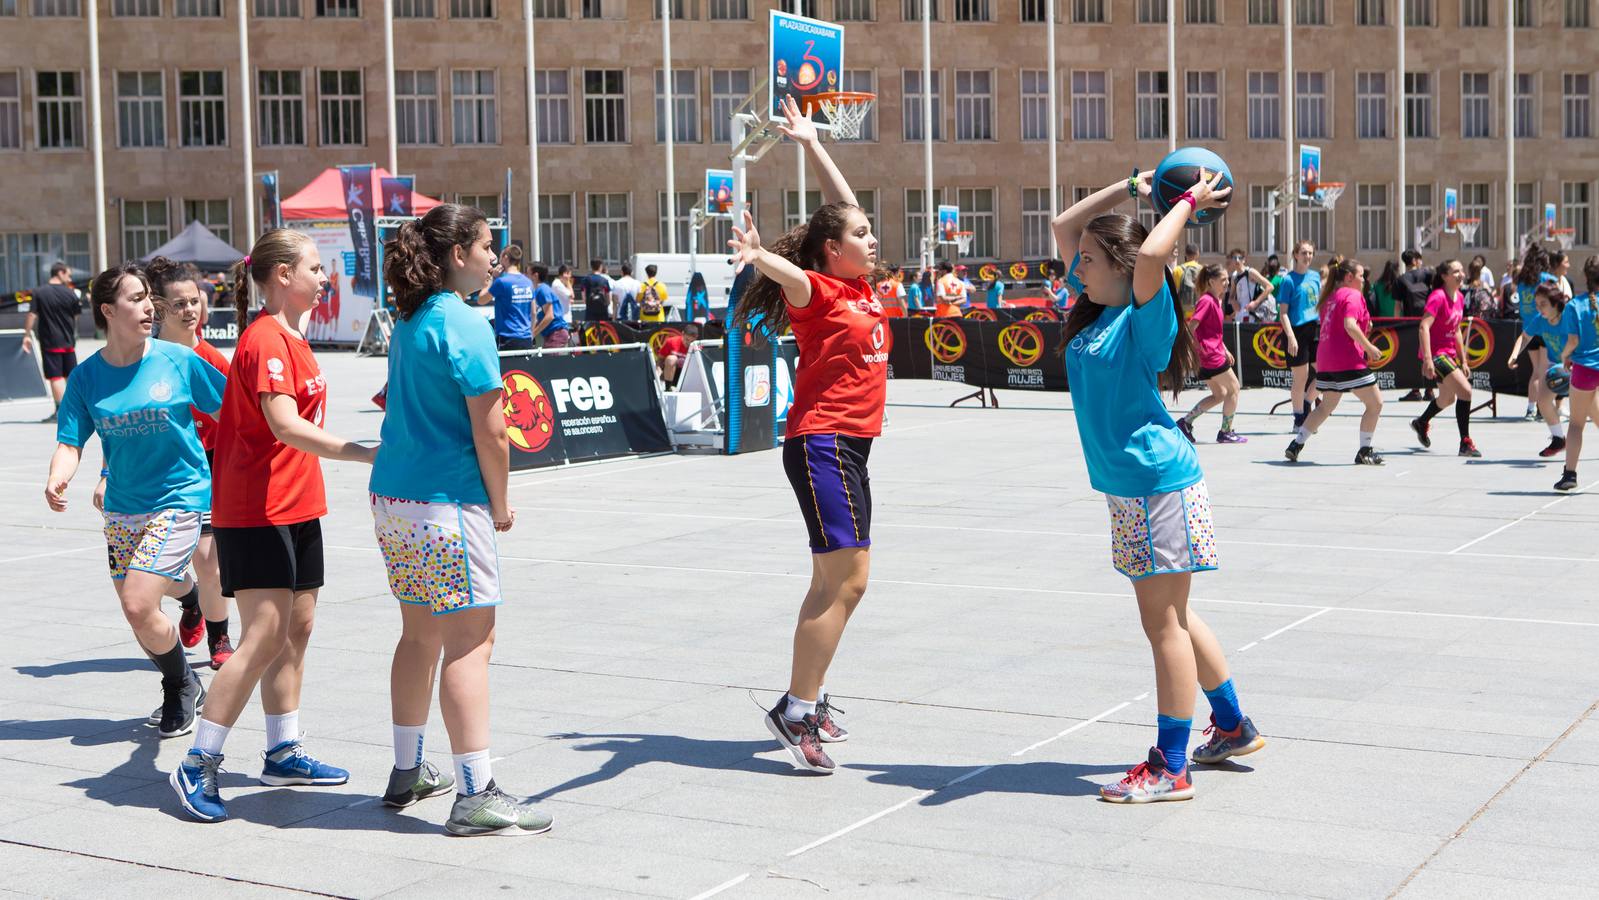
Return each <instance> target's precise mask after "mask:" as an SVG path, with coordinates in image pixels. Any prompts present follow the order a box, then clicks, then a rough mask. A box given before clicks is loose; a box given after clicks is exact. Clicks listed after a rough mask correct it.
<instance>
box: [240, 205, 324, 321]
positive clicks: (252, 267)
mask: <svg viewBox="0 0 1599 900" xmlns="http://www.w3.org/2000/svg"><path fill="white" fill-rule="evenodd" d="M309 246H311V239H310V238H308V237H306V236H305V235H304V234H302V233H300V232H298V231H291V230H289V229H287V228H273V229H271V230H269V231H267V232H266V233H265V234H262V235H261V236H260V237H258V238H256V239H255V246H253V247H251V248H250V252H249V253H248V254H246V255H245V257H244V259H241V260H239V261H238V262H236V263H234V264H233V267H232V268H231V269H229V270H228V284H229V288H230V289H231V290H232V291H233V312H234V315H236V316H238V326H239V331H240V332H243V331H244V329H245V326H247V325H249V324H250V301H251V291H250V285H251V283H255V284H266V283H267V282H268V281H269V280H270V279H271V278H272V273H273V272H274V271H276V269H277V267H278V266H288V267H289V268H290V269H293V268H294V267H295V266H297V265H299V264H300V257H301V256H303V255H304V254H305V248H307V247H309Z"/></svg>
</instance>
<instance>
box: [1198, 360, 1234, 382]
mask: <svg viewBox="0 0 1599 900" xmlns="http://www.w3.org/2000/svg"><path fill="white" fill-rule="evenodd" d="M1232 370H1233V367H1232V366H1229V365H1225V364H1224V365H1220V366H1217V367H1216V368H1214V369H1200V370H1199V380H1200V381H1209V380H1211V379H1212V378H1215V377H1216V376H1217V375H1220V374H1221V373H1223V372H1231V371H1232Z"/></svg>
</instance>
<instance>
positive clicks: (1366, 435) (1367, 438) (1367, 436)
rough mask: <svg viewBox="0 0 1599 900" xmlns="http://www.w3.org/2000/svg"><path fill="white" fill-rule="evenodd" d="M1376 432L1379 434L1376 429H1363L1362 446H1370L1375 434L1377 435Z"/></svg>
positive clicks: (1361, 434) (1361, 435)
mask: <svg viewBox="0 0 1599 900" xmlns="http://www.w3.org/2000/svg"><path fill="white" fill-rule="evenodd" d="M1376 434H1377V432H1375V431H1362V432H1361V433H1360V446H1362V447H1370V446H1371V439H1372V438H1373V437H1374V436H1376Z"/></svg>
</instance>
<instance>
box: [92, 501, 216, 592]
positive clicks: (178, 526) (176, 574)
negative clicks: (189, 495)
mask: <svg viewBox="0 0 1599 900" xmlns="http://www.w3.org/2000/svg"><path fill="white" fill-rule="evenodd" d="M199 543H200V514H199V513H197V512H189V511H187V510H181V509H163V510H158V511H156V512H150V513H110V512H108V513H106V514H105V549H106V561H107V562H108V563H109V564H110V566H111V577H112V578H116V579H122V578H126V577H127V575H128V570H129V569H132V570H134V571H137V572H153V573H155V574H157V575H165V576H166V577H168V578H171V579H174V580H176V579H179V578H182V577H183V573H184V572H185V571H187V570H188V568H189V558H190V557H192V556H194V548H195V547H196V546H198V545H199Z"/></svg>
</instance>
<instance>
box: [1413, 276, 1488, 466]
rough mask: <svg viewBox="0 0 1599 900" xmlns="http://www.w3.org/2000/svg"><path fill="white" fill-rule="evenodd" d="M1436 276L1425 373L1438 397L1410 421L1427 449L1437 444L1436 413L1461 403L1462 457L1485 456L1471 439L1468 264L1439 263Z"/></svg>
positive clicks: (1425, 326) (1425, 324)
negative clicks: (1433, 434) (1463, 291)
mask: <svg viewBox="0 0 1599 900" xmlns="http://www.w3.org/2000/svg"><path fill="white" fill-rule="evenodd" d="M1436 272H1437V274H1435V275H1434V276H1433V281H1432V283H1433V291H1432V293H1431V294H1429V295H1428V296H1427V307H1426V309H1425V310H1424V311H1423V312H1422V314H1421V350H1420V356H1421V373H1422V374H1423V375H1425V376H1427V378H1428V379H1429V380H1431V381H1436V382H1438V399H1437V400H1435V401H1433V402H1432V403H1429V404H1427V410H1426V411H1425V412H1423V413H1422V414H1421V415H1420V416H1418V417H1416V418H1414V419H1411V420H1410V430H1411V431H1414V432H1415V433H1416V440H1418V441H1420V442H1421V445H1422V446H1423V447H1431V446H1432V437H1431V436H1430V435H1429V434H1428V433H1427V432H1428V430H1429V429H1430V427H1431V424H1432V418H1433V416H1436V415H1438V414H1439V413H1441V412H1443V411H1444V409H1446V408H1447V407H1448V406H1449V404H1450V403H1453V404H1454V405H1455V424H1456V426H1457V427H1458V428H1459V429H1460V455H1461V456H1468V457H1473V458H1475V457H1480V456H1482V453H1481V451H1479V450H1478V449H1477V445H1476V444H1474V443H1472V440H1471V369H1469V368H1468V367H1467V366H1466V352H1465V347H1466V316H1465V311H1466V304H1465V297H1464V295H1463V294H1461V292H1460V289H1461V286H1462V285H1464V284H1465V281H1466V268H1465V266H1462V265H1461V264H1460V260H1458V259H1451V260H1448V261H1446V262H1445V263H1444V264H1443V265H1441V266H1439V267H1438V268H1437V270H1436Z"/></svg>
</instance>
